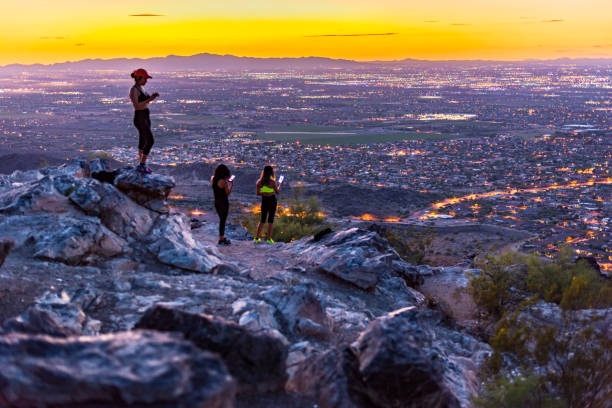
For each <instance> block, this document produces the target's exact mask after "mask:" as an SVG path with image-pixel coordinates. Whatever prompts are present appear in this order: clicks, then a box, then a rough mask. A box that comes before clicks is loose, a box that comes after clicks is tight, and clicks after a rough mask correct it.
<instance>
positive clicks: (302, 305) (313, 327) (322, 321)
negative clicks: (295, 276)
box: [260, 283, 331, 340]
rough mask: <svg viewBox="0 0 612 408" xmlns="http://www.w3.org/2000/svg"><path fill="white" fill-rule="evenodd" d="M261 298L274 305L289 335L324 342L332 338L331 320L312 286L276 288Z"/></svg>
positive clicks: (307, 284)
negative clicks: (297, 335)
mask: <svg viewBox="0 0 612 408" xmlns="http://www.w3.org/2000/svg"><path fill="white" fill-rule="evenodd" d="M260 296H261V297H262V298H263V299H265V300H266V301H267V302H268V303H270V304H272V305H274V307H275V308H276V310H277V315H278V316H279V317H280V318H281V320H282V322H281V323H282V326H283V327H284V328H285V331H286V332H287V333H289V334H301V335H304V336H309V337H315V338H319V339H322V340H326V339H328V338H329V337H330V335H331V327H330V320H329V319H328V318H327V315H326V313H325V308H324V307H323V305H322V304H321V301H320V300H319V297H318V296H317V294H316V291H315V289H314V286H313V285H312V284H310V283H300V284H297V285H294V286H291V287H289V288H280V287H274V288H272V289H269V290H266V291H264V292H262V293H261V294H260Z"/></svg>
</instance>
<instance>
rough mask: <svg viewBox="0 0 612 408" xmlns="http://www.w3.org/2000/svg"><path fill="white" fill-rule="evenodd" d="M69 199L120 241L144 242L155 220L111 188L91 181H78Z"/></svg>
mask: <svg viewBox="0 0 612 408" xmlns="http://www.w3.org/2000/svg"><path fill="white" fill-rule="evenodd" d="M69 198H70V200H71V201H72V202H73V203H75V204H76V205H77V206H78V207H79V208H81V209H82V210H83V211H84V212H85V213H86V214H88V215H93V216H96V217H98V218H100V220H101V221H102V223H103V224H104V225H105V226H106V227H107V228H108V229H110V230H111V231H113V232H114V233H116V234H117V235H119V236H121V237H123V238H127V237H133V238H137V239H140V240H142V239H144V238H146V237H147V236H148V234H149V231H150V230H151V228H152V227H153V223H154V221H155V218H156V214H155V213H153V212H151V211H149V210H147V209H146V208H143V207H141V206H139V205H138V204H136V203H135V202H133V201H132V200H130V199H129V198H127V197H126V196H125V195H124V194H123V193H121V192H120V191H119V190H117V188H116V187H114V186H113V185H111V184H108V183H101V182H99V181H98V180H94V179H82V180H79V183H78V184H77V187H76V189H75V190H74V191H73V192H72V193H71V194H70V195H69Z"/></svg>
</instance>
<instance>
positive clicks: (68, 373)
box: [0, 331, 235, 408]
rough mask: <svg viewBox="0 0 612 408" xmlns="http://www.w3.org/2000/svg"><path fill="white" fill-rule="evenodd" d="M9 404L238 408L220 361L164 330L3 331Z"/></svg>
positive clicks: (3, 402) (12, 407)
mask: <svg viewBox="0 0 612 408" xmlns="http://www.w3.org/2000/svg"><path fill="white" fill-rule="evenodd" d="M0 367H2V369H0V406H2V407H3V408H30V407H31V408H52V407H53V408H56V407H97V408H122V407H131V408H134V407H141V408H145V407H147V408H150V407H155V408H175V407H178V408H192V407H198V408H231V407H233V404H234V394H235V383H234V380H233V379H232V377H231V376H230V375H229V373H228V372H227V369H226V368H225V365H224V364H223V361H221V359H220V358H219V357H218V356H216V355H214V354H212V353H208V352H203V351H200V350H198V349H197V348H196V347H194V346H193V345H192V344H191V343H190V342H187V341H184V340H182V339H180V338H179V337H178V336H172V335H169V334H165V333H154V332H144V331H134V332H122V333H117V334H112V335H104V336H99V337H69V338H67V339H57V338H52V337H48V336H30V335H24V334H9V335H6V336H0Z"/></svg>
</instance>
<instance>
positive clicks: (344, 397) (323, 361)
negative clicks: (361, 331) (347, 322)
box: [285, 347, 425, 408]
mask: <svg viewBox="0 0 612 408" xmlns="http://www.w3.org/2000/svg"><path fill="white" fill-rule="evenodd" d="M298 358H299V357H298ZM356 360H357V359H356V357H355V355H354V353H353V352H352V351H351V350H350V349H348V348H346V347H345V348H342V349H335V348H332V349H329V350H327V351H325V352H323V353H320V354H316V353H310V355H309V356H308V357H306V358H305V359H303V360H302V361H300V362H298V363H296V364H293V368H292V370H291V372H292V375H291V376H290V378H289V380H288V381H287V385H286V386H285V389H286V390H287V391H289V392H292V393H295V394H298V395H304V396H309V397H314V398H315V399H316V401H317V405H318V406H320V407H321V408H377V407H378V406H377V405H374V404H372V402H371V401H369V400H368V399H367V397H365V396H364V395H363V392H362V386H363V384H361V383H360V380H359V379H358V377H357V376H356V373H357V367H356V366H357V361H356ZM296 366H297V367H296ZM403 407H410V405H409V402H406V405H403ZM423 407H425V406H423Z"/></svg>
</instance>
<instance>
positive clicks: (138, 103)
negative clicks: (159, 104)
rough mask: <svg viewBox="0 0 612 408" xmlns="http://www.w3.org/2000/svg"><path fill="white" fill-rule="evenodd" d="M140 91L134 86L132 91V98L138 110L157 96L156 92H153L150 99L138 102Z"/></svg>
mask: <svg viewBox="0 0 612 408" xmlns="http://www.w3.org/2000/svg"><path fill="white" fill-rule="evenodd" d="M138 92H139V91H138V90H137V89H136V88H132V90H131V91H130V99H131V100H132V105H134V109H136V110H142V109H145V108H146V107H147V105H148V104H149V102H152V101H153V100H155V98H157V96H156V94H153V96H151V97H150V98H149V99H145V100H144V101H142V102H138Z"/></svg>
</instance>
